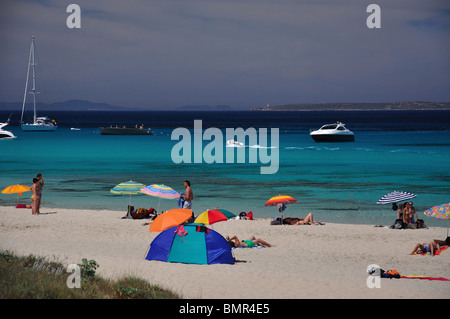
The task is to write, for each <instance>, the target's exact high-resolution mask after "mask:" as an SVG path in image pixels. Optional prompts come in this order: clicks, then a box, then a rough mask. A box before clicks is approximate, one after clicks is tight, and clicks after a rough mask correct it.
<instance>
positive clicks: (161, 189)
mask: <svg viewBox="0 0 450 319" xmlns="http://www.w3.org/2000/svg"><path fill="white" fill-rule="evenodd" d="M141 192H142V193H144V194H146V195H150V196H155V197H159V198H160V199H159V201H158V210H157V212H158V211H159V204H160V203H161V198H166V199H177V198H179V197H180V194H179V193H178V192H177V191H176V190H174V189H173V188H171V187H169V186H166V185H162V184H161V185H159V184H152V185H148V186H145V187H143V188H141Z"/></svg>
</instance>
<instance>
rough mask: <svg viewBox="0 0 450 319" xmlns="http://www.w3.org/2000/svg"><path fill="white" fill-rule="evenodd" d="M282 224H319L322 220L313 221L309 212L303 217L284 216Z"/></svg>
mask: <svg viewBox="0 0 450 319" xmlns="http://www.w3.org/2000/svg"><path fill="white" fill-rule="evenodd" d="M284 224H289V225H321V224H322V221H321V220H320V221H318V222H315V221H314V218H313V214H312V213H309V214H308V215H306V217H305V218H285V219H284Z"/></svg>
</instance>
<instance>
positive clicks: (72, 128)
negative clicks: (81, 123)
mask: <svg viewBox="0 0 450 319" xmlns="http://www.w3.org/2000/svg"><path fill="white" fill-rule="evenodd" d="M70 130H71V131H81V129H80V128H78V127H71V128H70Z"/></svg>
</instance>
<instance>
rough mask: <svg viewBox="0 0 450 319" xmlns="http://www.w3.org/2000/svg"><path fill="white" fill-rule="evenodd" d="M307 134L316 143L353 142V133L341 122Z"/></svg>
mask: <svg viewBox="0 0 450 319" xmlns="http://www.w3.org/2000/svg"><path fill="white" fill-rule="evenodd" d="M309 134H310V135H311V137H312V138H313V140H314V141H316V142H353V141H354V140H355V135H354V134H353V132H352V131H350V130H349V129H347V128H346V127H345V124H342V123H341V122H337V123H335V124H326V125H323V126H322V127H321V128H320V129H318V130H315V131H311V132H310V133H309Z"/></svg>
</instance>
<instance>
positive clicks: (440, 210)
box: [424, 203, 450, 237]
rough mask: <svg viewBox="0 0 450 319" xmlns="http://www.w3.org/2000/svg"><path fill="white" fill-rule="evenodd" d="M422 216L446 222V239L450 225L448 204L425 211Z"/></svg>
mask: <svg viewBox="0 0 450 319" xmlns="http://www.w3.org/2000/svg"><path fill="white" fill-rule="evenodd" d="M424 214H425V215H427V216H429V217H432V218H437V219H446V220H447V237H448V225H450V203H448V204H442V205H437V206H433V207H431V208H429V209H427V210H426V211H424Z"/></svg>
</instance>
